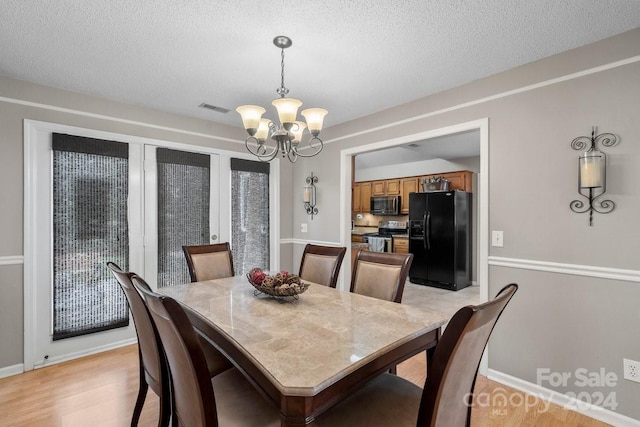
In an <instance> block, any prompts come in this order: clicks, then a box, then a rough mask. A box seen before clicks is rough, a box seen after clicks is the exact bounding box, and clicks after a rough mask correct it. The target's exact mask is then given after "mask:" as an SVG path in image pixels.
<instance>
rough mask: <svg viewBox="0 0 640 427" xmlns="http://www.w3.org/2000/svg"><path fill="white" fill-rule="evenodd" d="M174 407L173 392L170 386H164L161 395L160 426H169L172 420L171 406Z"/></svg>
mask: <svg viewBox="0 0 640 427" xmlns="http://www.w3.org/2000/svg"><path fill="white" fill-rule="evenodd" d="M172 407H173V405H172V401H171V393H170V392H169V387H165V386H163V387H162V395H161V396H160V419H159V420H158V426H159V427H169V422H170V421H171V408H172Z"/></svg>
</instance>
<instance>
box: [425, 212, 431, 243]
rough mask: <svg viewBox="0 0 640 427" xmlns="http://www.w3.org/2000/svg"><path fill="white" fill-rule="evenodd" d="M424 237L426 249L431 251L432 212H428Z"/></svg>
mask: <svg viewBox="0 0 640 427" xmlns="http://www.w3.org/2000/svg"><path fill="white" fill-rule="evenodd" d="M424 237H425V239H426V246H425V249H431V212H427V219H426V223H425V225H424Z"/></svg>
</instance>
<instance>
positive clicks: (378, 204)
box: [371, 196, 400, 215]
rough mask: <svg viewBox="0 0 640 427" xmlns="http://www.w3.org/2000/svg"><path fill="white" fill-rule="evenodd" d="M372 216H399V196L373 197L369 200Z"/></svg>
mask: <svg viewBox="0 0 640 427" xmlns="http://www.w3.org/2000/svg"><path fill="white" fill-rule="evenodd" d="M371 214H372V215H400V196H374V197H372V198H371Z"/></svg>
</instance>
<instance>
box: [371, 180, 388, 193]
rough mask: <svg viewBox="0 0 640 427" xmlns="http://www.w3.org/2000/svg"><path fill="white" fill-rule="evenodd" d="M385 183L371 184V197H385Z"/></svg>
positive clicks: (374, 182)
mask: <svg viewBox="0 0 640 427" xmlns="http://www.w3.org/2000/svg"><path fill="white" fill-rule="evenodd" d="M385 191H386V185H385V181H373V182H372V183H371V195H372V196H384V195H385V194H386V193H385Z"/></svg>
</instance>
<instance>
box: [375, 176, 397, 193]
mask: <svg viewBox="0 0 640 427" xmlns="http://www.w3.org/2000/svg"><path fill="white" fill-rule="evenodd" d="M371 195H372V196H399V195H400V179H385V180H383V181H372V182H371Z"/></svg>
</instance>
